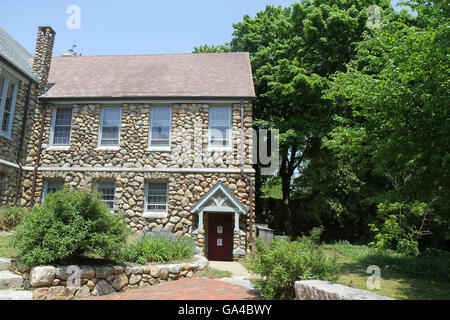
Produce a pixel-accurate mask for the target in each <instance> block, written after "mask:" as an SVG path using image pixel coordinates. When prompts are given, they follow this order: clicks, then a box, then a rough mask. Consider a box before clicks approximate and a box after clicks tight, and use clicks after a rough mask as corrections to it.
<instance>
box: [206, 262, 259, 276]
mask: <svg viewBox="0 0 450 320" xmlns="http://www.w3.org/2000/svg"><path fill="white" fill-rule="evenodd" d="M209 266H210V267H211V268H213V269H217V270H220V271H229V272H231V273H232V278H245V279H249V278H250V277H251V276H250V273H249V272H248V271H247V269H245V268H244V266H243V265H242V264H240V263H239V262H236V261H233V262H229V261H209Z"/></svg>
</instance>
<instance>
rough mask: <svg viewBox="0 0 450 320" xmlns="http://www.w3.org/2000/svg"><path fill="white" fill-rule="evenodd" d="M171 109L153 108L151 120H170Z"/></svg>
mask: <svg viewBox="0 0 450 320" xmlns="http://www.w3.org/2000/svg"><path fill="white" fill-rule="evenodd" d="M170 114H171V108H170V107H155V108H152V120H153V121H155V120H156V121H158V120H163V121H164V120H165V121H166V122H167V121H169V120H170Z"/></svg>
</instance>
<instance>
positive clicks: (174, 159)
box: [26, 104, 252, 169]
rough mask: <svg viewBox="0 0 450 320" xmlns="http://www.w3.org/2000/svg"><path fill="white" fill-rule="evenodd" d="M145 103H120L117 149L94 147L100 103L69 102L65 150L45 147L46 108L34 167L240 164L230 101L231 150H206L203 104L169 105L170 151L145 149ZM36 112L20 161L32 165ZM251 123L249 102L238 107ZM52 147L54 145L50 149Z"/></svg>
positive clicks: (236, 117) (236, 115) (236, 119)
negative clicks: (40, 148)
mask: <svg viewBox="0 0 450 320" xmlns="http://www.w3.org/2000/svg"><path fill="white" fill-rule="evenodd" d="M152 106H159V105H150V104H137V105H130V104H122V105H121V107H122V127H121V136H120V147H119V148H117V149H115V150H101V148H98V135H99V126H100V125H99V123H100V112H101V105H100V104H89V105H71V106H68V107H72V108H73V109H72V110H73V122H72V133H71V141H70V147H69V149H68V150H55V148H51V147H50V148H49V144H50V141H49V140H50V127H51V121H52V114H53V112H54V110H55V108H56V106H52V105H50V106H49V107H47V112H46V117H45V122H44V137H43V151H42V159H41V163H40V164H39V165H40V166H45V167H113V168H143V167H151V168H234V169H238V168H239V167H240V159H241V156H240V150H241V149H240V141H241V138H240V131H239V130H240V128H241V116H240V105H233V106H232V110H233V112H232V113H233V115H232V117H233V125H232V128H233V138H234V145H233V149H232V151H231V152H214V151H209V150H208V114H209V113H208V110H209V105H207V104H174V105H171V107H172V136H171V150H170V151H155V150H151V149H149V143H148V137H149V127H150V108H151V107H152ZM39 118H40V115H39V114H36V118H35V124H34V129H33V136H32V137H31V139H30V141H29V144H28V148H27V149H28V157H27V159H26V164H27V165H28V166H34V165H35V164H36V149H37V143H36V142H37V141H38V140H39V131H40V121H39ZM251 127H252V106H251V105H245V106H244V129H248V128H251ZM244 148H245V157H246V158H245V168H247V169H251V168H252V166H251V164H250V162H249V156H250V155H251V152H252V141H251V139H250V138H246V139H245V146H244ZM56 149H58V148H56Z"/></svg>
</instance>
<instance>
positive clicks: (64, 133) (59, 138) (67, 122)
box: [53, 108, 72, 145]
mask: <svg viewBox="0 0 450 320" xmlns="http://www.w3.org/2000/svg"><path fill="white" fill-rule="evenodd" d="M71 126H72V109H70V108H58V109H56V115H55V126H54V128H53V144H60V145H68V144H70V130H71Z"/></svg>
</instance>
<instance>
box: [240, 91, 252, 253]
mask: <svg viewBox="0 0 450 320" xmlns="http://www.w3.org/2000/svg"><path fill="white" fill-rule="evenodd" d="M244 137H245V136H244V101H243V100H241V168H240V169H241V176H242V177H243V178H244V179H245V180H246V181H247V182H248V183H249V184H250V208H249V219H250V223H249V228H250V235H249V239H248V242H249V249H250V251H253V188H254V183H253V181H252V179H251V177H250V176H249V175H247V174H245V173H244V159H245V158H244V154H245V152H244Z"/></svg>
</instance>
